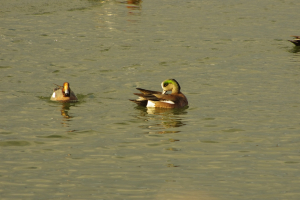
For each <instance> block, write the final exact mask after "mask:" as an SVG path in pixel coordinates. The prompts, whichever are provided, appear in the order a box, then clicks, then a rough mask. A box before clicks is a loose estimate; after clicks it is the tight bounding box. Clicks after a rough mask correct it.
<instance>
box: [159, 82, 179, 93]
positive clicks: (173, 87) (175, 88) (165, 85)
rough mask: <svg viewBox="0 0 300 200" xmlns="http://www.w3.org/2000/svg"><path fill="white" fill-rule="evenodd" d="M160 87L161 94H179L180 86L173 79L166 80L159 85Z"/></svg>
mask: <svg viewBox="0 0 300 200" xmlns="http://www.w3.org/2000/svg"><path fill="white" fill-rule="evenodd" d="M161 87H162V89H163V92H162V93H163V94H165V93H166V92H167V91H172V94H177V93H179V92H180V89H181V88H180V85H179V83H178V82H177V81H176V80H175V79H167V80H164V81H163V82H162V83H161Z"/></svg>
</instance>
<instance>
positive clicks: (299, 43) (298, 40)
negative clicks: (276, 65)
mask: <svg viewBox="0 0 300 200" xmlns="http://www.w3.org/2000/svg"><path fill="white" fill-rule="evenodd" d="M292 37H294V39H293V40H289V41H290V42H291V43H294V45H296V46H300V36H296V35H292Z"/></svg>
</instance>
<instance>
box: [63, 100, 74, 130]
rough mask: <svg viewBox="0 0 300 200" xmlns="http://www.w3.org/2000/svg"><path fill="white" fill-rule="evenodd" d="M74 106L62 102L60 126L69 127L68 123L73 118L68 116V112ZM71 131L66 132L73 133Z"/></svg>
mask: <svg viewBox="0 0 300 200" xmlns="http://www.w3.org/2000/svg"><path fill="white" fill-rule="evenodd" d="M74 105H75V104H74V103H67V102H64V103H62V104H61V108H60V113H61V116H62V117H63V118H62V121H61V124H62V125H63V126H64V127H69V121H70V119H72V118H73V116H71V115H70V114H69V110H70V108H71V107H72V106H74ZM73 131H74V130H71V131H68V132H73Z"/></svg>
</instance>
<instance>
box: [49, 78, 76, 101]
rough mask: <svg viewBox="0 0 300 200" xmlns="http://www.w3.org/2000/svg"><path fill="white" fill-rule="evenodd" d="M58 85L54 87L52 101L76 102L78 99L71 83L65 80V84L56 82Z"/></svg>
mask: <svg viewBox="0 0 300 200" xmlns="http://www.w3.org/2000/svg"><path fill="white" fill-rule="evenodd" d="M54 85H56V86H57V87H56V88H54V89H53V94H52V96H51V98H50V100H52V101H62V102H76V101H78V99H77V97H76V95H75V93H74V92H73V91H72V90H71V88H70V84H69V83H68V82H64V84H63V86H59V85H57V84H54Z"/></svg>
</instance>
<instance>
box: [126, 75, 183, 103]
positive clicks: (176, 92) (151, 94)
mask: <svg viewBox="0 0 300 200" xmlns="http://www.w3.org/2000/svg"><path fill="white" fill-rule="evenodd" d="M161 87H162V89H163V91H162V92H158V91H151V90H145V89H142V88H136V89H137V90H139V91H140V92H142V93H134V94H135V95H137V96H139V98H138V99H136V100H131V99H130V101H132V102H134V103H136V104H138V105H139V106H144V107H153V108H182V107H185V106H187V105H188V100H187V98H186V97H185V96H184V94H183V93H181V91H180V89H181V88H180V85H179V83H178V82H177V81H176V80H175V79H167V80H164V81H163V82H162V83H161ZM167 91H172V93H171V94H166V92H167Z"/></svg>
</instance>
